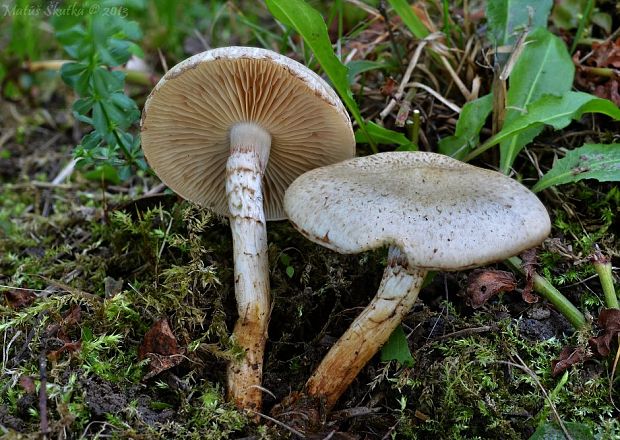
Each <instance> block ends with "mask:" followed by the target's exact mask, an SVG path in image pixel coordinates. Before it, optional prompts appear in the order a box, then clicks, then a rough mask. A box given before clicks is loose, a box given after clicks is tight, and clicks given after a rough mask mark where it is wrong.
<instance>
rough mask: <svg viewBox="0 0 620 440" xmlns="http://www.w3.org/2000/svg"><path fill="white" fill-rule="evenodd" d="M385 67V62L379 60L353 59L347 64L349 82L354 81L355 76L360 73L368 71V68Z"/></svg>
mask: <svg viewBox="0 0 620 440" xmlns="http://www.w3.org/2000/svg"><path fill="white" fill-rule="evenodd" d="M385 67H386V64H385V63H381V62H379V61H368V60H353V61H351V62H349V63H348V64H347V68H348V69H349V71H348V73H347V77H348V79H349V84H353V83H354V82H355V77H356V76H357V75H359V74H360V73H364V72H368V71H369V70H375V69H384V68H385Z"/></svg>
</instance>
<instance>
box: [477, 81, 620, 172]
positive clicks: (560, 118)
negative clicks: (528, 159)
mask: <svg viewBox="0 0 620 440" xmlns="http://www.w3.org/2000/svg"><path fill="white" fill-rule="evenodd" d="M584 113H602V114H605V115H607V116H611V117H612V118H614V119H616V120H618V119H620V109H618V107H617V106H616V105H615V104H614V103H613V102H611V101H609V100H607V99H602V98H597V97H596V96H594V95H590V94H588V93H583V92H566V93H565V94H564V95H563V96H561V97H557V96H543V97H542V98H540V99H539V100H537V101H536V102H534V103H532V104H531V105H530V106H529V107H528V109H527V113H526V114H524V115H521V116H519V117H518V118H517V119H515V120H514V121H512V122H511V123H510V124H506V125H504V128H502V130H501V131H500V132H499V133H497V134H496V135H495V136H493V137H492V138H490V139H489V140H487V141H486V142H485V143H484V144H483V145H482V146H480V147H479V148H477V149H476V150H475V151H473V152H472V153H470V154H469V155H468V156H467V157H466V159H467V160H470V159H472V158H473V157H475V156H477V155H478V154H480V153H482V152H483V151H486V150H488V149H489V148H490V147H492V146H493V145H497V144H498V143H500V142H502V141H503V140H505V139H508V138H509V137H511V136H515V135H517V134H519V133H522V132H524V131H525V130H527V129H530V128H532V127H536V126H540V125H543V124H544V125H550V126H552V127H553V128H555V129H556V130H559V129H561V128H564V127H566V126H567V125H568V124H570V121H571V120H572V119H579V118H580V117H581V115H583V114H584Z"/></svg>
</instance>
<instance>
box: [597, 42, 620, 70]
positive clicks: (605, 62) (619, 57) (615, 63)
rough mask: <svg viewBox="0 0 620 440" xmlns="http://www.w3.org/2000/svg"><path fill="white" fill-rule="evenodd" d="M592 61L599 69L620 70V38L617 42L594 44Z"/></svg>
mask: <svg viewBox="0 0 620 440" xmlns="http://www.w3.org/2000/svg"><path fill="white" fill-rule="evenodd" d="M592 53H593V55H592V57H591V58H592V61H593V62H594V64H595V65H596V66H597V67H615V68H616V69H618V68H620V38H618V39H616V41H611V40H610V41H604V42H603V43H598V42H596V41H595V42H592Z"/></svg>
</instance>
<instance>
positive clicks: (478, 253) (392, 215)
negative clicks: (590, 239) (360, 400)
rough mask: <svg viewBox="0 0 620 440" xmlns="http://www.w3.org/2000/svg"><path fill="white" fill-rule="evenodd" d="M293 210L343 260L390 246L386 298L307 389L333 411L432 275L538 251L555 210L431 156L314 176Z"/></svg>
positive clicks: (298, 185) (482, 173) (491, 176)
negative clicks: (551, 212)
mask: <svg viewBox="0 0 620 440" xmlns="http://www.w3.org/2000/svg"><path fill="white" fill-rule="evenodd" d="M284 209H285V211H286V213H287V214H288V216H289V219H290V221H291V222H292V224H293V226H295V228H296V229H298V230H299V231H300V232H301V233H302V234H303V235H304V236H306V237H307V238H309V239H310V240H312V241H314V242H316V243H318V244H321V245H323V246H325V247H327V248H329V249H332V250H334V251H336V252H339V253H342V254H354V253H359V252H363V251H366V250H370V249H376V248H379V247H382V246H384V245H388V246H389V251H388V258H387V267H386V268H385V272H384V274H383V279H382V280H381V285H380V286H379V291H378V293H377V294H376V296H375V297H374V299H373V300H372V302H371V303H370V305H369V306H368V307H366V308H365V309H364V311H363V312H362V313H361V314H360V315H359V316H358V317H357V318H356V319H355V321H354V322H353V323H352V324H351V326H350V327H349V329H348V330H347V331H346V332H345V333H344V335H343V336H342V337H341V338H340V339H339V340H338V341H337V342H336V343H335V344H334V346H333V347H332V348H331V349H330V351H329V352H328V354H327V355H326V356H325V358H324V359H323V360H322V362H321V363H320V365H319V366H318V368H317V369H316V370H315V371H314V373H313V374H312V376H311V377H310V379H309V380H308V382H307V383H306V385H305V388H304V393H305V397H309V398H310V400H313V399H317V400H316V401H319V402H321V404H322V405H324V409H326V410H329V409H330V408H331V407H333V405H334V404H335V403H336V401H337V400H338V398H339V397H340V396H341V394H342V393H343V392H344V391H345V390H346V388H347V387H348V386H349V384H350V383H351V382H352V381H353V380H354V379H355V377H356V376H357V374H358V373H359V371H360V370H361V369H362V367H363V366H364V365H365V364H366V363H367V362H368V361H369V360H370V359H371V358H372V356H373V355H374V354H375V353H376V352H377V351H378V350H379V348H380V347H381V346H382V345H383V344H384V343H385V342H386V341H387V339H388V338H389V336H390V334H391V333H392V331H393V330H394V329H395V328H396V326H397V325H398V324H399V323H400V322H401V321H402V319H403V318H404V316H405V315H406V314H407V312H408V311H409V310H410V309H411V307H412V306H413V304H414V303H415V301H416V298H417V295H418V292H419V290H420V288H421V285H422V281H423V279H424V276H425V275H426V273H427V271H429V270H440V271H456V270H462V269H469V268H473V267H477V266H481V265H484V264H487V263H491V262H494V261H498V260H502V259H505V258H507V257H510V256H512V255H516V254H518V253H520V252H521V251H523V250H525V249H528V248H531V247H534V246H537V245H538V244H540V243H541V241H542V240H544V238H545V237H546V236H547V235H548V234H549V230H550V221H549V216H548V214H547V211H546V209H545V207H544V206H543V205H542V203H541V202H540V201H539V200H538V199H537V198H536V196H535V195H534V194H533V193H531V192H530V191H529V190H528V189H526V188H525V187H524V186H522V185H521V184H519V183H517V182H516V181H514V180H512V179H510V178H508V177H506V176H504V175H503V174H500V173H497V172H494V171H489V170H485V169H481V168H477V167H474V166H471V165H468V164H465V163H463V162H460V161H458V160H455V159H452V158H450V157H447V156H443V155H440V154H435V153H426V152H389V153H380V154H375V155H373V156H366V157H360V158H355V159H350V160H347V161H344V162H341V163H338V164H335V165H330V166H326V167H323V168H317V169H315V170H312V171H309V172H307V173H306V174H303V175H302V176H300V177H298V178H297V179H296V180H295V181H294V182H293V183H292V184H291V186H290V187H289V188H288V189H287V191H286V195H285V197H284ZM304 400H307V399H304ZM294 401H295V399H292V402H291V403H292V404H293V405H294Z"/></svg>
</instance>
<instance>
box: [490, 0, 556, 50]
mask: <svg viewBox="0 0 620 440" xmlns="http://www.w3.org/2000/svg"><path fill="white" fill-rule="evenodd" d="M552 5H553V0H493V1H489V2H487V14H486V15H487V20H488V24H489V34H490V35H491V36H492V37H493V42H494V43H495V44H497V45H498V46H503V45H509V44H510V45H512V44H514V42H515V41H516V40H517V38H518V36H519V35H518V33H519V31H520V30H522V29H525V28H526V27H527V26H528V25H530V26H531V27H532V28H537V27H547V18H548V17H549V12H550V11H551V6H552ZM530 11H532V16H531V17H532V18H531V23H530Z"/></svg>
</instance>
